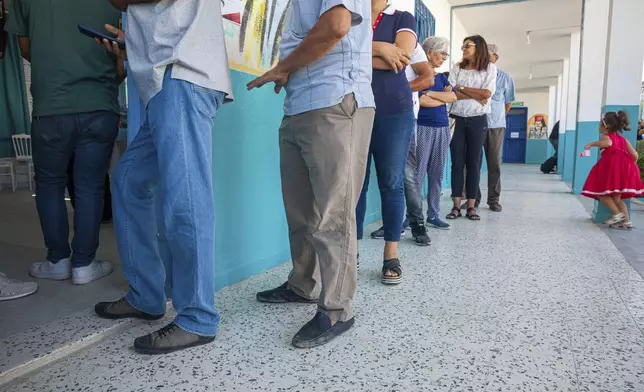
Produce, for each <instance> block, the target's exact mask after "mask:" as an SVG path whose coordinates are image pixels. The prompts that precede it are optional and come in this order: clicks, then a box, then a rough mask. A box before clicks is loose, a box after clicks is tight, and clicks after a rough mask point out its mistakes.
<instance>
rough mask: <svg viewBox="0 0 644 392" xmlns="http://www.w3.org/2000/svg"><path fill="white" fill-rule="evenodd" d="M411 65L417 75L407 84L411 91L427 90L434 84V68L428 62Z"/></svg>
mask: <svg viewBox="0 0 644 392" xmlns="http://www.w3.org/2000/svg"><path fill="white" fill-rule="evenodd" d="M411 67H412V68H413V69H414V72H415V73H416V75H417V77H416V79H414V80H413V81H412V82H411V83H410V84H409V85H410V86H411V91H413V92H417V91H422V90H427V89H428V88H430V87H432V86H433V85H434V70H433V69H432V68H431V67H430V66H429V63H428V62H426V61H424V62H420V63H416V64H412V65H411Z"/></svg>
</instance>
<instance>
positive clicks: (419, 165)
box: [405, 125, 451, 224]
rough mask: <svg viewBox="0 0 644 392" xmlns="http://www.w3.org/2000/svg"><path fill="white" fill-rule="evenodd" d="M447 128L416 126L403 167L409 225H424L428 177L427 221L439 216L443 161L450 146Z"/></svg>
mask: <svg viewBox="0 0 644 392" xmlns="http://www.w3.org/2000/svg"><path fill="white" fill-rule="evenodd" d="M450 136H451V135H450V130H449V126H447V127H439V128H434V127H426V126H423V125H418V126H417V127H416V132H415V135H414V137H413V138H412V141H411V146H410V148H409V156H408V158H407V166H406V167H405V200H406V202H407V218H408V219H409V223H410V224H423V223H424V221H425V218H424V217H423V201H422V196H421V192H422V186H423V182H424V181H425V174H427V205H428V209H427V218H428V219H435V218H437V217H438V216H439V215H440V199H441V190H442V183H443V172H444V169H445V160H446V159H447V151H448V150H449V143H450Z"/></svg>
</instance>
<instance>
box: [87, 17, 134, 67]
mask: <svg viewBox="0 0 644 392" xmlns="http://www.w3.org/2000/svg"><path fill="white" fill-rule="evenodd" d="M105 30H107V31H108V32H109V33H110V34H112V35H113V36H114V38H115V39H117V40H119V41H122V42H125V33H123V31H122V30H119V29H117V28H116V27H114V26H112V25H108V24H106V25H105ZM95 41H96V43H98V44H99V45H103V46H105V49H106V50H107V51H108V52H109V53H111V54H113V55H114V56H115V57H116V58H117V59H118V60H120V61H123V60H125V59H126V58H127V53H126V51H125V50H122V49H121V48H119V45H118V44H117V43H116V42H114V41H109V40H107V39H105V38H103V40H102V41H101V40H99V39H98V38H95Z"/></svg>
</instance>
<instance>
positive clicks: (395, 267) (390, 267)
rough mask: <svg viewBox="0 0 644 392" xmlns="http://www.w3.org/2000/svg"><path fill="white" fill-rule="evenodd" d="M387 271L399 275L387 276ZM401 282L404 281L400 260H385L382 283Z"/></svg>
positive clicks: (393, 283) (392, 283)
mask: <svg viewBox="0 0 644 392" xmlns="http://www.w3.org/2000/svg"><path fill="white" fill-rule="evenodd" d="M387 272H393V273H394V274H397V276H387ZM400 282H402V268H401V267H400V260H398V259H391V260H385V262H384V263H383V264H382V283H384V284H389V285H395V284H399V283H400Z"/></svg>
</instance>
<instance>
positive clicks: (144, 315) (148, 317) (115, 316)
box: [94, 306, 165, 321]
mask: <svg viewBox="0 0 644 392" xmlns="http://www.w3.org/2000/svg"><path fill="white" fill-rule="evenodd" d="M94 312H96V315H97V316H98V317H100V318H103V319H107V320H123V319H128V318H135V319H139V320H146V321H156V320H161V319H162V318H163V317H164V316H165V313H164V314H161V315H158V316H156V315H153V314H147V313H126V314H111V313H107V312H103V311H102V310H99V309H98V306H95V307H94Z"/></svg>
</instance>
